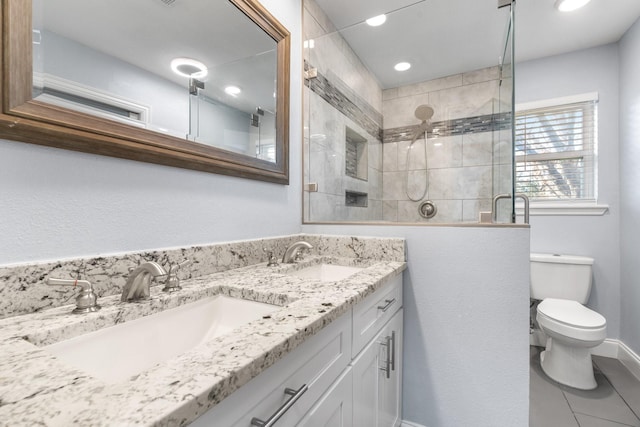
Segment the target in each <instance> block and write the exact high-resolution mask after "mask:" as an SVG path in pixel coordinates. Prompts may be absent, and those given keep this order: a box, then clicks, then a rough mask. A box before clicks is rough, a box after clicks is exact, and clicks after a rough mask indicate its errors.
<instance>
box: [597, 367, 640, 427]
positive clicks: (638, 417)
mask: <svg viewBox="0 0 640 427" xmlns="http://www.w3.org/2000/svg"><path fill="white" fill-rule="evenodd" d="M593 364H594V365H596V366H597V363H596V362H595V361H594V362H593ZM623 367H624V365H623ZM598 369H599V370H600V372H601V373H602V376H603V377H604V378H605V379H606V380H607V382H608V383H609V385H610V386H611V388H612V389H614V390H615V392H616V393H617V394H618V396H620V399H621V400H622V401H623V402H624V404H625V405H626V406H627V408H629V410H630V411H631V413H632V414H633V415H634V416H635V417H636V420H638V421H640V414H637V413H636V411H634V410H633V408H632V407H631V405H629V404H628V403H627V401H626V399H625V398H624V396H622V394H620V392H619V391H618V389H617V388H616V386H615V385H614V384H613V382H611V380H609V377H608V376H607V374H605V373H604V371H602V369H600V367H599V366H598ZM625 369H626V367H625ZM611 421H612V420H611Z"/></svg>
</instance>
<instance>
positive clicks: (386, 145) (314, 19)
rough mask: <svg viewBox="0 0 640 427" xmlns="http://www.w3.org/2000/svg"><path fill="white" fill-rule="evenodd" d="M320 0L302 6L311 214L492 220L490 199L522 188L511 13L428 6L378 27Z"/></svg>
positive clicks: (506, 205)
mask: <svg viewBox="0 0 640 427" xmlns="http://www.w3.org/2000/svg"><path fill="white" fill-rule="evenodd" d="M315 1H317V3H316V2H315ZM453 3H455V4H456V5H458V6H459V7H461V8H462V9H464V10H465V12H467V10H468V9H469V8H471V9H474V11H472V12H473V13H475V15H482V16H483V17H486V19H483V20H482V22H480V23H479V22H477V21H478V20H477V19H474V20H471V19H470V18H468V15H465V16H467V18H465V17H459V16H452V15H451V13H450V12H451V10H458V9H456V8H455V7H453V6H452V4H453ZM323 4H325V2H324V1H323V0H305V8H304V36H305V49H304V62H305V64H304V66H305V88H304V102H305V121H304V175H303V176H304V184H305V185H304V221H305V222H327V221H330V222H335V221H339V222H342V221H358V222H362V221H374V222H394V223H450V224H454V223H462V222H466V223H477V222H479V221H480V218H481V217H482V218H485V219H486V218H492V215H491V213H492V200H493V197H494V196H495V195H497V194H503V193H509V194H512V193H513V179H512V177H513V149H512V146H513V144H512V141H513V138H512V117H513V115H512V105H513V97H512V89H513V76H512V71H513V68H512V66H511V58H512V45H511V31H512V26H511V25H510V20H511V11H510V10H509V9H510V8H509V7H507V8H502V9H497V8H496V5H495V4H493V5H491V7H489V6H488V2H473V4H471V5H470V4H469V3H468V2H466V1H463V0H430V1H428V2H426V1H422V2H417V3H414V4H411V5H409V6H405V7H402V8H400V9H398V10H395V11H390V12H389V13H387V14H386V15H387V20H386V22H385V24H383V25H381V26H379V27H375V28H374V27H371V26H369V25H367V24H366V23H365V22H364V21H365V19H364V18H366V17H365V16H363V17H362V18H363V19H361V20H360V21H357V22H347V21H346V18H345V16H343V15H342V14H340V13H337V12H336V11H333V12H331V11H330V12H329V13H325V11H323V9H322V8H321V6H322V5H323ZM462 9H460V10H462ZM332 13H333V14H332ZM473 13H471V14H473ZM465 19H469V21H465ZM453 21H455V22H456V25H451V24H452V22H453ZM406 28H412V29H415V31H412V32H410V33H409V32H407V31H405V29H406ZM460 28H465V31H466V33H465V34H466V36H463V34H462V33H460ZM431 41H433V42H431ZM478 45H481V46H482V49H480V48H477V46H478ZM409 47H414V48H415V50H414V51H410V50H408V48H409ZM398 62H411V63H412V66H411V68H410V69H409V70H407V71H404V72H397V71H395V70H393V65H394V64H395V63H398ZM416 119H417V120H418V123H416ZM512 207H513V204H512V203H510V202H509V201H503V202H501V203H500V204H499V211H498V212H496V213H495V216H494V217H495V218H496V221H497V222H510V221H511V213H512V210H513V209H512ZM487 213H488V214H489V215H487ZM481 214H484V215H481Z"/></svg>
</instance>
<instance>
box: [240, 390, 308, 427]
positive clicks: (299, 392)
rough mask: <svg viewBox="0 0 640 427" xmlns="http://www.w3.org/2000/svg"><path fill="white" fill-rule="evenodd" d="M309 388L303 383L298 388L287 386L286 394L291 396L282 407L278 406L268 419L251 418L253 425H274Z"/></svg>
mask: <svg viewBox="0 0 640 427" xmlns="http://www.w3.org/2000/svg"><path fill="white" fill-rule="evenodd" d="M308 389H309V387H308V386H307V385H306V384H303V385H302V387H300V388H299V389H297V390H294V389H292V388H285V389H284V394H286V395H288V396H291V397H290V398H289V399H288V400H287V401H286V402H284V403H283V404H282V406H281V407H279V408H278V410H277V411H276V412H274V413H273V415H271V416H270V417H269V418H268V419H267V420H266V421H263V420H261V419H260V418H256V417H253V418H252V419H251V425H252V426H256V427H271V426H273V425H274V424H275V423H276V422H277V421H278V420H279V419H280V418H281V417H282V416H283V415H284V414H285V413H286V412H287V411H288V410H289V409H290V408H291V407H292V406H293V405H294V404H295V403H296V402H297V401H298V399H300V398H301V397H302V395H303V394H305V392H306V391H307V390H308Z"/></svg>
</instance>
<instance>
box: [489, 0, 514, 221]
mask: <svg viewBox="0 0 640 427" xmlns="http://www.w3.org/2000/svg"><path fill="white" fill-rule="evenodd" d="M514 6H515V3H512V5H511V12H510V18H509V21H508V23H507V28H506V31H505V42H504V51H503V54H502V55H501V59H502V61H501V65H500V86H499V92H498V102H497V108H496V119H497V121H498V122H499V125H498V126H496V128H495V130H494V131H493V134H494V150H493V152H494V154H493V160H494V163H493V196H494V197H495V196H498V195H504V196H511V195H513V194H514V171H513V160H514V159H513V141H514V138H513V129H514V126H513V119H514V86H513V81H514V67H513V31H514V21H513V14H514V13H513V12H514V9H513V8H514ZM513 213H514V199H513V197H504V198H501V199H499V200H498V201H497V202H496V212H495V218H496V222H498V223H502V224H507V223H511V222H514V220H513V218H514V216H513Z"/></svg>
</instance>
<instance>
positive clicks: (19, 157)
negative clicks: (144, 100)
mask: <svg viewBox="0 0 640 427" xmlns="http://www.w3.org/2000/svg"><path fill="white" fill-rule="evenodd" d="M261 2H262V4H263V5H265V6H266V7H267V9H268V10H270V11H271V12H272V13H273V14H274V15H275V17H276V18H277V19H278V20H280V22H282V23H283V24H284V25H285V26H286V27H287V28H288V29H289V31H290V32H291V34H292V37H291V41H292V45H291V120H290V132H291V133H290V143H291V147H290V177H291V179H290V183H291V184H290V185H289V186H283V185H277V184H270V183H262V182H258V181H252V180H245V179H240V178H231V177H225V176H221V175H214V174H209V173H203V172H196V171H191V170H186V169H177V168H171V167H167V166H158V165H153V164H147V163H139V162H134V161H128V160H120V159H115V158H110V157H101V156H97V155H91V154H83V153H76V152H72V151H65V150H60V149H51V148H46V147H40V146H37V145H31V144H24V143H19V142H11V141H3V140H0V194H2V203H0V218H2V220H1V221H0V236H2V239H0V265H7V264H14V263H28V262H33V261H44V260H55V259H61V258H73V257H86V256H95V255H100V254H108V253H120V252H128V251H137V250H143V249H155V248H167V247H174V246H188V245H195V244H201V243H212V242H220V241H229V240H238V239H248V238H258V237H266V236H275V235H284V234H292V233H298V232H299V231H300V218H301V217H302V212H301V206H302V201H301V192H302V191H301V182H300V181H301V179H300V176H301V173H302V172H301V170H300V166H301V163H302V162H301V143H300V142H299V141H301V140H302V130H301V117H302V116H301V114H302V112H301V108H302V103H301V87H302V81H301V74H302V73H301V64H302V57H301V50H302V47H301V39H302V36H301V15H302V10H301V1H300V0H286V1H285V0H262V1H261Z"/></svg>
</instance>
